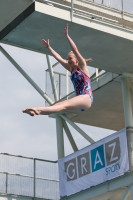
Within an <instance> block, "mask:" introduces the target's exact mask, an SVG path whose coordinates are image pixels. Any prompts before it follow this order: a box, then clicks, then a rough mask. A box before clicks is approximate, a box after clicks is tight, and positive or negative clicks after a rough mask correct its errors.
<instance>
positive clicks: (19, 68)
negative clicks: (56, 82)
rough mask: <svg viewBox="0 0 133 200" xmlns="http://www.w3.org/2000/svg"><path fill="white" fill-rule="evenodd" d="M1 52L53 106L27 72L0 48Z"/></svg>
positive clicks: (51, 102)
mask: <svg viewBox="0 0 133 200" xmlns="http://www.w3.org/2000/svg"><path fill="white" fill-rule="evenodd" d="M0 51H1V52H2V53H3V54H4V56H5V57H6V58H7V59H8V60H9V61H10V62H11V63H12V64H13V65H14V67H16V69H17V70H18V71H19V72H20V73H21V74H22V75H23V76H24V77H25V78H26V80H27V81H28V82H29V83H30V84H31V85H32V86H33V87H34V88H35V89H36V90H37V92H38V93H39V94H40V95H41V96H42V97H43V98H44V99H45V100H46V101H47V102H48V103H49V104H50V105H51V104H53V101H52V100H51V99H50V98H49V97H48V96H47V94H46V93H44V92H43V91H42V90H41V88H40V87H39V86H38V85H37V84H36V83H35V82H34V81H33V80H32V79H31V78H30V77H29V76H28V74H26V72H25V71H24V70H23V69H22V68H21V67H20V66H19V65H18V63H16V61H15V60H14V59H13V58H12V57H11V56H10V55H9V54H8V53H7V52H6V51H5V50H4V49H3V47H2V46H0Z"/></svg>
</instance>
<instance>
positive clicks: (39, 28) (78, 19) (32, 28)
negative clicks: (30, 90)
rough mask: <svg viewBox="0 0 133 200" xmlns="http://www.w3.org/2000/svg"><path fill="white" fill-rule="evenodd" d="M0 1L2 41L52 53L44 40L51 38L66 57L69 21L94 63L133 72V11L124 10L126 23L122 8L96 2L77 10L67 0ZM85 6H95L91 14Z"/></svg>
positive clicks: (119, 70)
mask: <svg viewBox="0 0 133 200" xmlns="http://www.w3.org/2000/svg"><path fill="white" fill-rule="evenodd" d="M78 3H79V1H77V2H76V4H77V5H78ZM0 4H1V7H0V13H1V14H0V16H1V17H0V18H1V20H0V42H1V43H6V44H10V45H14V46H17V47H21V48H24V49H29V50H32V51H36V52H40V53H43V54H47V55H49V51H48V50H47V49H45V48H44V47H43V46H42V44H41V40H42V38H44V39H46V40H47V39H50V44H51V46H52V47H53V48H54V49H55V50H56V51H57V52H58V53H59V54H60V55H61V56H62V57H63V58H66V56H67V53H68V52H69V51H70V47H69V45H68V44H67V41H66V39H65V36H64V27H65V24H66V23H69V33H70V36H71V37H72V38H73V39H74V41H75V43H76V44H77V46H78V48H79V50H80V52H81V54H82V55H83V56H84V57H85V58H88V57H91V58H92V59H93V62H92V63H91V65H92V67H96V68H97V67H98V68H99V69H102V70H105V71H109V72H113V73H117V74H122V73H132V72H133V69H132V52H133V29H132V27H133V18H132V15H131V14H125V13H124V15H123V16H124V17H123V21H124V20H125V21H124V24H123V25H122V22H121V21H120V20H118V19H121V12H118V11H117V10H116V9H114V10H113V9H109V8H108V9H107V7H105V6H101V5H100V6H99V7H98V5H97V4H94V3H89V4H85V5H84V4H82V6H80V7H81V8H80V9H77V10H73V11H72V9H71V7H70V2H68V3H67V1H57V2H56V1H45V0H44V1H33V0H24V1H23V0H19V1H18V0H7V1H4V2H3V1H2V0H1V1H0ZM66 4H67V5H66ZM11 5H12V6H11ZM85 6H86V7H85ZM85 8H86V9H87V8H88V9H89V8H91V10H90V12H91V13H90V12H88V13H89V15H87V14H86V13H87V11H86V12H85ZM73 9H76V8H73ZM96 10H98V12H97V14H96ZM7 12H8V15H7V16H6V18H5V17H4V16H5V13H7ZM101 13H103V16H102V14H101ZM85 14H86V15H85ZM98 14H99V15H98ZM114 19H115V20H114ZM79 38H80V40H79ZM125 49H126V51H125Z"/></svg>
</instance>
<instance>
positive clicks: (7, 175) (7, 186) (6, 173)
mask: <svg viewBox="0 0 133 200" xmlns="http://www.w3.org/2000/svg"><path fill="white" fill-rule="evenodd" d="M7 191H8V173H6V194H7Z"/></svg>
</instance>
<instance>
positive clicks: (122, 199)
mask: <svg viewBox="0 0 133 200" xmlns="http://www.w3.org/2000/svg"><path fill="white" fill-rule="evenodd" d="M129 193H130V186H128V187H127V189H126V190H125V192H124V194H123V196H122V198H121V200H126V199H127V197H128V195H129Z"/></svg>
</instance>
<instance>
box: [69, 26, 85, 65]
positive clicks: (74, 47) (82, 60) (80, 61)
mask: <svg viewBox="0 0 133 200" xmlns="http://www.w3.org/2000/svg"><path fill="white" fill-rule="evenodd" d="M65 36H66V38H67V40H68V42H69V44H70V47H71V49H72V51H73V53H74V54H75V56H76V57H77V59H78V61H79V65H80V67H82V68H84V67H86V62H85V59H84V58H83V57H82V55H81V54H80V52H79V51H78V48H77V46H76V44H75V43H74V41H73V40H72V39H71V37H70V36H69V35H68V24H66V27H65Z"/></svg>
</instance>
